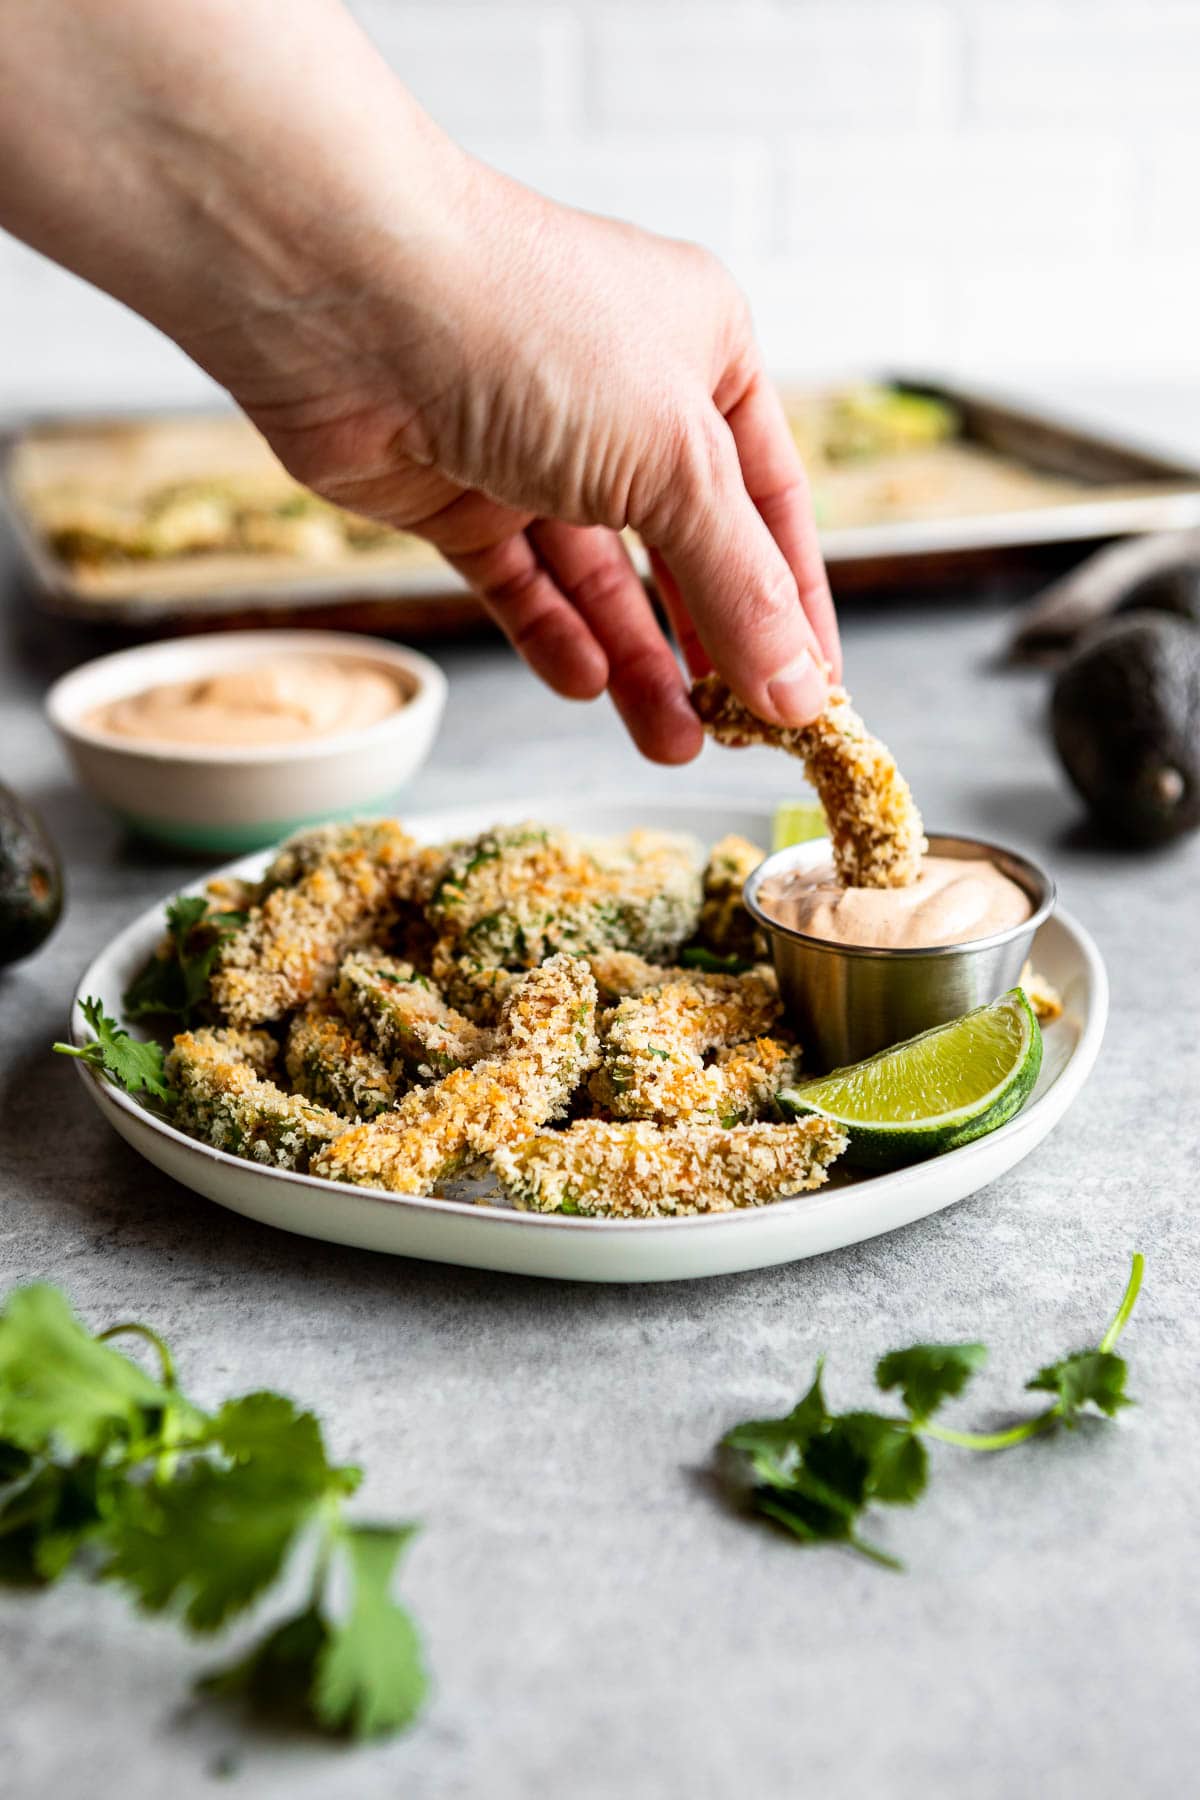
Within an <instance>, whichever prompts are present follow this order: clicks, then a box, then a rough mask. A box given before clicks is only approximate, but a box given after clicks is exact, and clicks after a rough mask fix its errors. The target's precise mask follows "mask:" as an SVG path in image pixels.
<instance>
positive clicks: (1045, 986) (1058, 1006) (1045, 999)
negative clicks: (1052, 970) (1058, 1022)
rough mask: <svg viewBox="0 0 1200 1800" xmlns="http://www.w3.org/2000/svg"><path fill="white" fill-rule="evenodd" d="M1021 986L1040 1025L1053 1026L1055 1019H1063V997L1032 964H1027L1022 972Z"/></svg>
mask: <svg viewBox="0 0 1200 1800" xmlns="http://www.w3.org/2000/svg"><path fill="white" fill-rule="evenodd" d="M1019 985H1020V986H1021V987H1023V988H1024V990H1025V994H1026V998H1027V999H1028V1001H1029V1004H1030V1006H1032V1008H1033V1010H1034V1013H1035V1015H1036V1017H1037V1021H1038V1024H1039V1025H1052V1024H1053V1023H1054V1021H1055V1019H1061V1018H1062V1015H1063V1001H1062V995H1061V994H1060V993H1059V991H1058V989H1057V988H1056V987H1054V986H1053V985H1052V983H1051V982H1049V981H1047V980H1046V977H1045V976H1044V975H1039V974H1038V972H1037V970H1036V969H1035V968H1034V966H1033V964H1032V963H1026V964H1025V967H1024V968H1023V969H1022V970H1021V980H1020V983H1019Z"/></svg>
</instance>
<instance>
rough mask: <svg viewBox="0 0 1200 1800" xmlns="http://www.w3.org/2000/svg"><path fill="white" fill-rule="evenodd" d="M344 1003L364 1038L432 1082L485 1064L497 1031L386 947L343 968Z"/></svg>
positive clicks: (382, 1053) (341, 990) (340, 974)
mask: <svg viewBox="0 0 1200 1800" xmlns="http://www.w3.org/2000/svg"><path fill="white" fill-rule="evenodd" d="M337 998H338V1004H339V1005H340V1006H341V1008H342V1010H343V1012H344V1013H345V1015H346V1017H347V1018H348V1019H350V1020H352V1021H353V1023H354V1025H355V1027H356V1028H357V1030H358V1032H359V1035H360V1036H361V1037H362V1038H363V1040H364V1042H366V1043H368V1044H370V1045H371V1047H372V1048H373V1049H374V1050H376V1051H377V1052H378V1053H379V1055H380V1056H382V1057H385V1058H387V1060H388V1061H389V1062H397V1063H400V1064H401V1065H402V1066H403V1067H404V1068H405V1069H406V1070H407V1071H408V1072H409V1074H411V1075H414V1076H416V1077H417V1078H418V1079H420V1080H422V1081H432V1080H434V1079H435V1078H436V1077H437V1076H439V1075H448V1074H449V1073H450V1071H451V1070H452V1069H461V1068H464V1067H467V1066H469V1065H470V1064H471V1063H476V1062H480V1061H481V1060H482V1059H483V1058H484V1057H485V1056H487V1055H488V1054H489V1053H490V1051H491V1049H492V1044H493V1035H494V1034H493V1033H492V1032H490V1031H485V1030H483V1029H482V1028H481V1027H480V1026H478V1025H474V1024H472V1022H471V1020H470V1019H466V1018H464V1017H463V1015H462V1014H461V1013H459V1012H456V1011H455V1010H454V1008H453V1007H452V1006H447V1004H446V1002H445V1001H444V1000H443V998H442V996H441V993H440V992H439V990H438V988H437V987H436V986H435V985H434V983H433V982H432V981H431V980H430V979H429V977H428V976H427V975H422V974H421V973H420V972H419V971H418V970H417V969H414V968H413V965H412V964H411V963H410V962H400V961H398V960H397V959H396V958H395V957H391V956H386V955H385V954H384V953H383V952H382V951H377V950H365V951H362V952H361V953H359V954H356V955H354V956H348V957H347V958H346V960H345V962H344V963H343V964H342V966H341V969H340V970H339V971H338V984H337Z"/></svg>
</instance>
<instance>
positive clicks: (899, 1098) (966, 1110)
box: [779, 988, 1042, 1169]
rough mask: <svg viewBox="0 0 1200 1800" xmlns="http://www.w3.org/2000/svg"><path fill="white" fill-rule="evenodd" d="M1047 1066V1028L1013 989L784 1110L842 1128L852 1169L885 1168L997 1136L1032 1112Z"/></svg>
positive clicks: (813, 1088) (802, 1087) (806, 1093)
mask: <svg viewBox="0 0 1200 1800" xmlns="http://www.w3.org/2000/svg"><path fill="white" fill-rule="evenodd" d="M1041 1066H1042V1033H1041V1027H1040V1026H1039V1025H1038V1022H1037V1019H1036V1018H1035V1017H1034V1013H1033V1008H1032V1007H1031V1006H1030V1004H1029V1001H1028V1000H1027V999H1026V997H1025V994H1024V992H1023V990H1022V989H1021V988H1013V989H1012V990H1011V992H1010V993H1007V994H1004V995H1002V997H1001V998H1000V999H999V1000H994V1001H993V1002H992V1004H991V1005H990V1006H978V1007H976V1008H975V1010H974V1012H969V1013H964V1015H963V1017H962V1018H961V1019H953V1020H951V1022H950V1024H949V1025H938V1026H936V1027H935V1028H934V1030H932V1031H923V1032H922V1033H921V1035H920V1037H915V1038H909V1039H908V1041H907V1043H903V1044H896V1045H894V1046H893V1047H892V1049H890V1050H881V1051H880V1052H879V1054H878V1055H877V1056H869V1057H868V1058H867V1060H866V1061H865V1062H860V1063H853V1064H851V1065H850V1067H849V1068H846V1069H835V1070H834V1071H833V1073H832V1074H831V1075H821V1076H818V1077H817V1078H816V1079H815V1080H813V1081H803V1082H800V1083H799V1084H798V1085H797V1086H795V1087H791V1088H786V1089H785V1090H784V1091H783V1093H781V1094H780V1095H779V1105H780V1107H781V1108H782V1110H783V1111H784V1112H785V1113H787V1114H788V1115H789V1116H791V1117H796V1116H798V1115H802V1114H804V1113H821V1114H823V1115H824V1116H825V1117H826V1118H830V1119H834V1120H836V1122H837V1123H838V1124H839V1125H841V1126H842V1128H843V1130H844V1131H845V1132H846V1136H847V1138H848V1139H849V1146H848V1148H847V1151H846V1161H847V1162H849V1163H857V1164H858V1165H859V1166H860V1167H862V1168H868V1169H886V1168H892V1167H894V1166H896V1165H897V1164H899V1163H909V1162H917V1161H919V1160H920V1159H921V1158H922V1157H925V1156H939V1155H940V1154H941V1153H942V1151H943V1150H957V1148H958V1147H959V1145H960V1144H969V1143H970V1142H971V1140H972V1139H973V1138H978V1137H983V1136H985V1135H986V1133H987V1132H989V1131H995V1129H996V1127H997V1126H998V1125H1003V1124H1005V1123H1006V1122H1007V1120H1009V1119H1011V1118H1012V1117H1013V1115H1014V1114H1015V1113H1017V1112H1019V1111H1020V1109H1021V1107H1022V1106H1023V1105H1024V1104H1025V1101H1026V1099H1027V1098H1028V1096H1029V1093H1030V1090H1031V1089H1032V1087H1033V1084H1034V1082H1035V1081H1036V1080H1037V1076H1038V1070H1039V1069H1040V1068H1041Z"/></svg>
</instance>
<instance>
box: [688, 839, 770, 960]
mask: <svg viewBox="0 0 1200 1800" xmlns="http://www.w3.org/2000/svg"><path fill="white" fill-rule="evenodd" d="M764 855H765V852H764V851H763V850H760V849H759V847H758V845H757V844H752V843H751V842H750V840H749V838H744V837H738V836H737V835H736V834H734V835H731V836H729V837H723V838H722V839H721V841H720V842H719V843H717V844H714V845H713V847H712V849H711V850H710V851H709V853H708V861H707V863H706V864H705V865H704V877H703V882H702V892H703V896H704V897H703V899H702V900H701V903H700V929H699V931H698V932H697V933H696V937H697V942H699V943H701V944H703V946H704V948H705V949H706V950H711V951H712V952H713V953H714V954H715V955H717V956H736V957H740V958H741V960H742V961H743V962H751V963H753V962H761V961H762V959H763V958H764V957H765V956H766V955H767V945H766V941H765V939H764V938H763V935H762V933H761V932H760V931H759V929H758V927H757V926H756V925H755V923H754V920H753V919H752V918H751V917H750V914H749V913H748V912H747V911H746V908H745V907H744V906H743V905H742V889H743V888H744V887H745V885H746V882H747V880H748V878H749V877H750V876H751V875H752V874H753V873H754V871H755V869H757V867H758V865H759V863H760V862H761V861H762V860H763V856H764Z"/></svg>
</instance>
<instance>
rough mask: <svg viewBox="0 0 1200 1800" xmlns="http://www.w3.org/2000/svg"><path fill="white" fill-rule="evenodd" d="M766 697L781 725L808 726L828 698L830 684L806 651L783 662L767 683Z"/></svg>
mask: <svg viewBox="0 0 1200 1800" xmlns="http://www.w3.org/2000/svg"><path fill="white" fill-rule="evenodd" d="M767 694H768V695H769V697H770V701H771V705H772V706H773V707H774V708H775V712H776V715H777V716H778V718H779V721H780V723H781V724H783V725H807V724H808V723H809V721H810V720H812V719H815V718H816V716H817V714H818V713H819V712H820V711H821V709H822V708H823V707H824V705H825V702H826V700H827V699H828V698H829V683H828V682H827V681H826V679H825V677H824V675H822V673H821V671H820V669H818V667H817V665H816V663H815V662H814V660H813V658H812V656H811V655H810V654H809V652H808V651H807V650H802V651H801V653H800V655H799V656H796V657H793V659H792V661H791V662H790V663H785V664H784V666H783V668H782V669H780V670H779V672H778V674H777V675H774V676H773V677H772V678H771V680H770V681H768V683H767Z"/></svg>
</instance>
